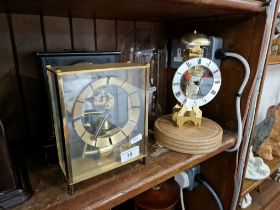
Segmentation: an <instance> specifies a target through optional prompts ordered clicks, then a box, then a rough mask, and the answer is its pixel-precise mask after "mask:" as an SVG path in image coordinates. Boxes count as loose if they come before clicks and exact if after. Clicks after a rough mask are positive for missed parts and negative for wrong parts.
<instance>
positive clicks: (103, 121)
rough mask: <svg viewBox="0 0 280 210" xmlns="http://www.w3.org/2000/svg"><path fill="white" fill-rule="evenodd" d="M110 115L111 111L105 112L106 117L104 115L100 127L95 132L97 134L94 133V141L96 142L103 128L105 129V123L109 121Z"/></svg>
mask: <svg viewBox="0 0 280 210" xmlns="http://www.w3.org/2000/svg"><path fill="white" fill-rule="evenodd" d="M108 115H109V110H107V111H106V112H105V115H104V117H103V119H102V121H101V123H100V124H99V125H98V127H97V128H96V130H95V132H94V134H93V139H92V140H96V138H97V136H98V135H99V133H100V132H101V129H102V127H103V125H104V123H105V121H106V120H107V117H108Z"/></svg>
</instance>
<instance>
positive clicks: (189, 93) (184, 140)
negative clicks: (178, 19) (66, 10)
mask: <svg viewBox="0 0 280 210" xmlns="http://www.w3.org/2000/svg"><path fill="white" fill-rule="evenodd" d="M181 42H182V43H183V44H184V45H185V47H184V49H183V50H178V49H177V50H176V52H182V54H181V56H182V57H181V58H179V59H178V57H176V61H178V60H182V61H183V62H182V63H181V65H180V66H179V68H178V69H177V70H176V72H175V74H174V77H173V81H172V91H173V94H174V96H175V98H176V99H177V101H178V103H177V104H176V105H175V106H174V108H173V112H172V116H171V115H167V116H162V117H160V118H159V119H158V120H157V121H156V122H155V138H156V140H157V141H158V143H160V144H161V145H163V146H165V147H167V148H169V149H172V150H175V151H179V152H183V153H190V154H202V153H207V152H210V151H213V150H214V149H216V148H217V147H219V146H220V144H221V140H222V133H223V132H222V129H221V127H220V126H219V125H218V124H217V123H215V122H214V121H212V120H210V119H207V118H203V117H202V111H201V110H200V109H199V107H200V106H203V105H205V104H207V103H209V102H210V101H211V100H212V99H213V98H214V97H215V96H216V95H217V93H218V91H219V89H220V86H221V81H222V80H221V73H220V69H219V67H218V65H217V64H215V62H214V61H213V60H211V59H209V58H206V57H204V55H205V52H204V51H206V50H205V49H208V48H207V47H209V46H210V45H211V41H210V39H208V38H207V36H205V35H203V34H196V33H194V34H186V35H185V36H183V37H182V39H181ZM212 50H213V49H212ZM208 51H209V50H208Z"/></svg>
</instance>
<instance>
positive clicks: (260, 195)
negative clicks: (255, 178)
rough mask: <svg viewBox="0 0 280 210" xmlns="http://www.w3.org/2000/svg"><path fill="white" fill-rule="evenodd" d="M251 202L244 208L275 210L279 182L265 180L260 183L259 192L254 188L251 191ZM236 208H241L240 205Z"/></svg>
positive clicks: (279, 194)
mask: <svg viewBox="0 0 280 210" xmlns="http://www.w3.org/2000/svg"><path fill="white" fill-rule="evenodd" d="M251 196H252V199H253V200H252V204H251V205H250V206H248V207H247V208H246V210H276V209H279V203H280V183H279V182H275V181H273V180H266V181H265V182H263V184H262V185H261V192H259V191H257V190H254V191H252V193H251ZM237 210H241V208H240V207H238V208H237Z"/></svg>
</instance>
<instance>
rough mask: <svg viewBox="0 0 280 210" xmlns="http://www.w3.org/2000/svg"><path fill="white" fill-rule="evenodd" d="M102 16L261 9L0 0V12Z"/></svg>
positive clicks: (222, 3) (177, 16) (236, 2)
mask: <svg viewBox="0 0 280 210" xmlns="http://www.w3.org/2000/svg"><path fill="white" fill-rule="evenodd" d="M6 11H9V12H14V13H28V14H44V15H55V16H69V14H71V16H72V17H76V16H77V17H96V18H105V19H108V18H109V19H115V18H117V19H133V20H138V19H145V20H166V21H172V20H182V19H190V18H207V17H211V16H215V17H221V16H230V15H242V14H245V15H246V14H248V13H257V12H263V11H265V7H264V6H263V2H261V1H255V0H140V1H134V0H122V1H116V0H103V1H100V0H80V1H68V0H58V1H53V0H45V1H37V0H14V1H9V0H4V1H1V2H0V12H6Z"/></svg>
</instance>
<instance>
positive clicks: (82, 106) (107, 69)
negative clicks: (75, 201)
mask: <svg viewBox="0 0 280 210" xmlns="http://www.w3.org/2000/svg"><path fill="white" fill-rule="evenodd" d="M47 68H48V79H49V87H50V95H51V97H52V109H53V113H54V127H55V133H56V139H57V147H58V156H59V163H60V166H61V168H62V171H63V172H64V174H65V175H66V177H67V180H68V183H69V186H70V190H71V191H73V184H75V183H77V182H80V181H83V180H85V179H88V178H91V177H93V176H96V175H99V174H101V173H104V172H106V171H109V170H112V169H114V168H117V167H120V166H122V165H124V164H127V163H129V162H132V161H135V160H138V159H141V158H145V156H146V150H147V149H146V147H147V143H146V141H147V110H148V95H147V92H148V82H147V81H148V79H147V77H148V70H149V66H145V65H144V66H143V65H135V64H101V65H94V64H93V65H81V66H70V67H51V66H48V67H47ZM71 191H70V193H71Z"/></svg>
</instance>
